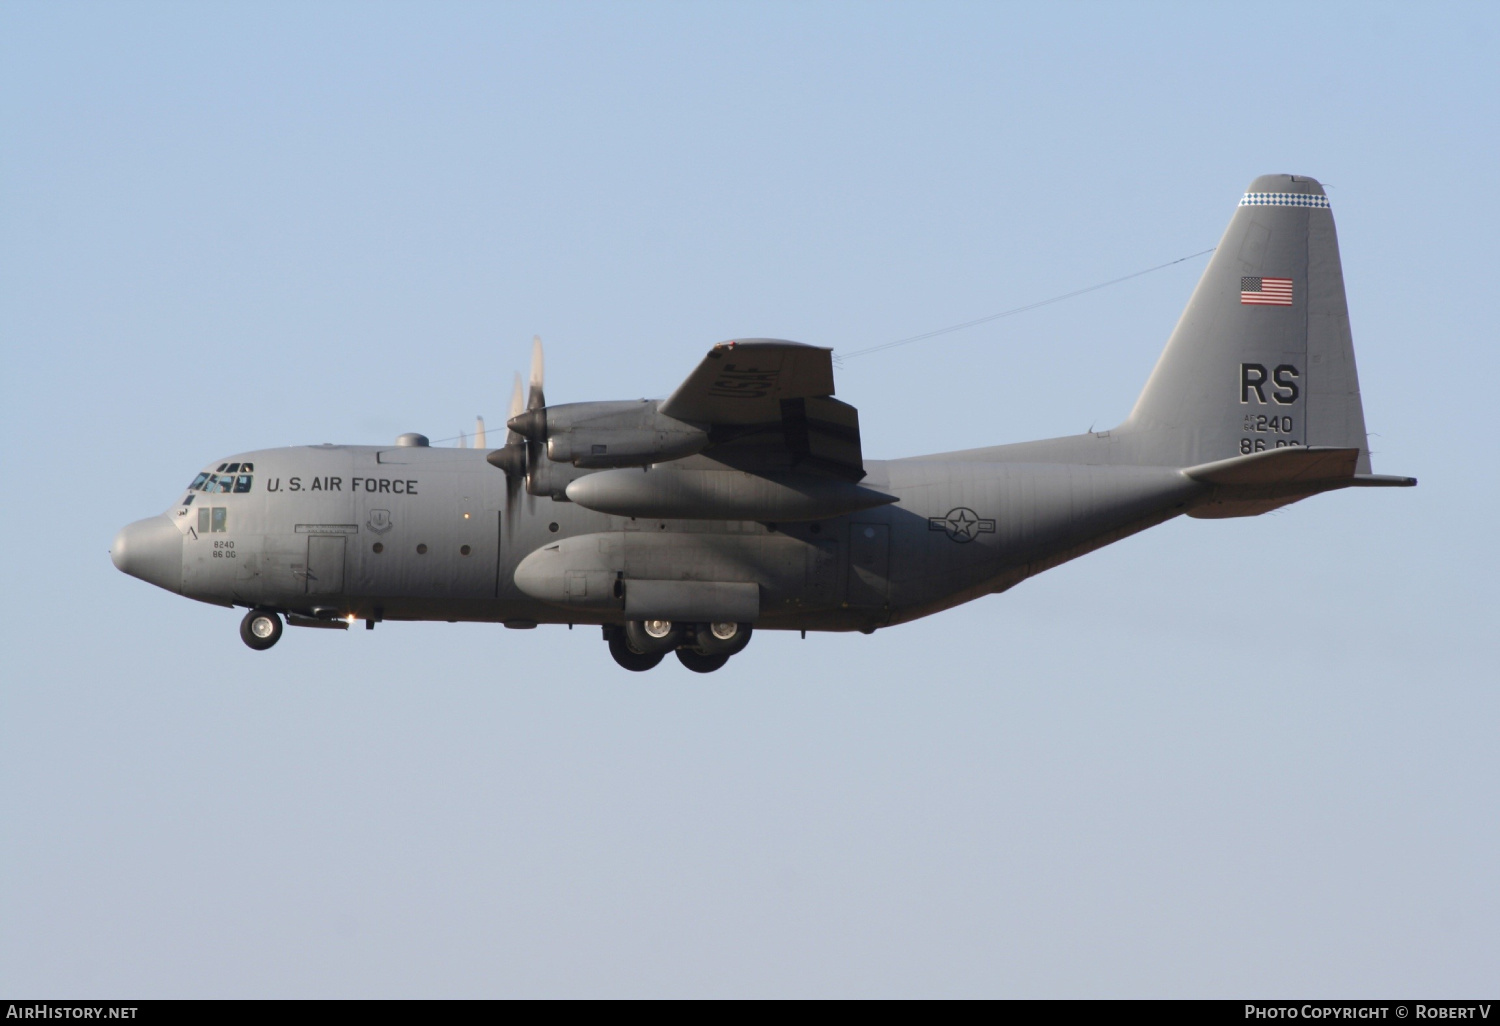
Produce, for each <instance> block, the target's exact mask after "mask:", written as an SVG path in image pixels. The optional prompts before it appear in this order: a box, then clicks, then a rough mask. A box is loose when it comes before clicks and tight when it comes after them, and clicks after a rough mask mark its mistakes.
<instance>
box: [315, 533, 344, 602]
mask: <svg viewBox="0 0 1500 1026" xmlns="http://www.w3.org/2000/svg"><path fill="white" fill-rule="evenodd" d="M343 590H344V536H343V535H335V536H328V535H320V534H314V535H310V536H309V537H308V539H307V593H308V594H309V595H337V594H339V593H341V592H342V591H343Z"/></svg>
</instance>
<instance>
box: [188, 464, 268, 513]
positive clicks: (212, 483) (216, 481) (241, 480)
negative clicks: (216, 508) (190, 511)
mask: <svg viewBox="0 0 1500 1026" xmlns="http://www.w3.org/2000/svg"><path fill="white" fill-rule="evenodd" d="M254 473H255V464H253V463H220V464H219V469H218V471H217V472H214V471H207V470H205V471H204V472H203V473H201V474H199V475H198V476H197V477H195V478H193V483H192V484H190V485H188V491H189V492H209V493H213V494H215V495H228V494H229V493H230V492H234V493H236V494H239V495H243V494H244V493H245V492H248V491H249V490H250V486H251V485H253V484H254V483H255V478H254V476H253V475H254ZM183 505H184V506H186V505H187V503H186V502H184V503H183Z"/></svg>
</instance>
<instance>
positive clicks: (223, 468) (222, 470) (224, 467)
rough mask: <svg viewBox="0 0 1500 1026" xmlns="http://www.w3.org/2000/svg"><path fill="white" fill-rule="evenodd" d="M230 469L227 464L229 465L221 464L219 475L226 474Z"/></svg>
mask: <svg viewBox="0 0 1500 1026" xmlns="http://www.w3.org/2000/svg"><path fill="white" fill-rule="evenodd" d="M228 468H229V464H227V463H220V464H219V473H221V474H222V473H224V471H225V470H227V469H228Z"/></svg>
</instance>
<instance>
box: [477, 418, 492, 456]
mask: <svg viewBox="0 0 1500 1026" xmlns="http://www.w3.org/2000/svg"><path fill="white" fill-rule="evenodd" d="M474 448H476V449H488V448H489V446H488V445H486V444H485V441H484V418H483V417H475V418H474Z"/></svg>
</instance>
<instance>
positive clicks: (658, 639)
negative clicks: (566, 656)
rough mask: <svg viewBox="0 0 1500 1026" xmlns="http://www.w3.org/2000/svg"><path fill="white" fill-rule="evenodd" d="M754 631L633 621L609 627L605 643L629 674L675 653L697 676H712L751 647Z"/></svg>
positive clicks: (740, 625)
mask: <svg viewBox="0 0 1500 1026" xmlns="http://www.w3.org/2000/svg"><path fill="white" fill-rule="evenodd" d="M750 631H751V627H750V625H749V624H748V623H673V622H672V621H671V620H630V621H627V622H626V624H625V626H624V627H618V626H615V625H613V624H610V625H608V626H606V627H605V628H604V640H605V641H607V642H609V654H610V655H612V656H614V660H615V662H617V663H619V664H620V665H621V666H623V667H625V669H627V670H633V671H635V672H637V673H639V672H641V671H643V670H649V669H652V668H653V667H655V666H656V665H657V664H658V663H660V662H661V661H662V660H663V659H665V658H666V656H667V653H668V652H672V651H675V652H676V653H677V661H678V662H680V663H682V665H683V666H685V667H687V668H688V669H689V670H692V671H693V672H694V673H712V672H714V671H715V670H717V669H718V668H719V667H721V666H723V665H724V664H725V663H727V662H729V657H730V656H732V655H734V654H735V653H737V652H739V651H740V650H741V649H742V648H744V647H745V646H746V645H748V644H750Z"/></svg>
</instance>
